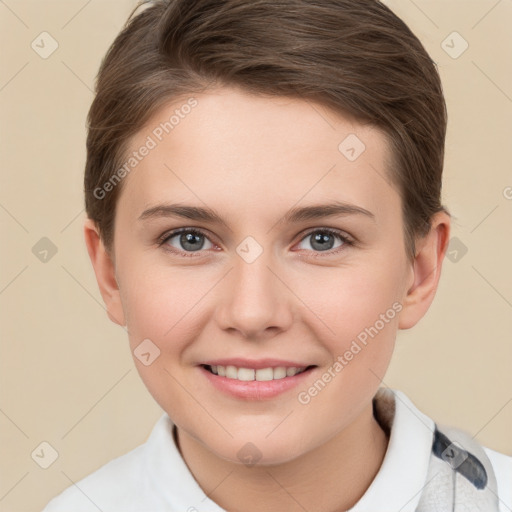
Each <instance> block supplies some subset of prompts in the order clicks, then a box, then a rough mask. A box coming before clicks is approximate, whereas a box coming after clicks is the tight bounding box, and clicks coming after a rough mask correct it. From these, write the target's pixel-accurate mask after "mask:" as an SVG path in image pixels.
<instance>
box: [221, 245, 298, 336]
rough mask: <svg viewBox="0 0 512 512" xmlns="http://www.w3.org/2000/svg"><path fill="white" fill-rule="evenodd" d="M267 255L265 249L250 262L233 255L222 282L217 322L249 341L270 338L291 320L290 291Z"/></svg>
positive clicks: (289, 324) (284, 327) (287, 327)
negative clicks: (229, 267) (228, 270)
mask: <svg viewBox="0 0 512 512" xmlns="http://www.w3.org/2000/svg"><path fill="white" fill-rule="evenodd" d="M268 252H270V251H268ZM267 254H268V253H267V252H266V251H264V252H263V254H261V255H260V256H259V257H258V258H257V259H256V260H255V261H253V262H252V263H248V262H246V261H244V259H242V258H241V257H239V256H238V255H236V257H235V258H234V266H233V268H232V270H231V271H230V272H229V273H228V274H227V276H226V277H225V279H224V280H223V281H224V282H223V283H222V285H221V286H222V288H221V300H220V304H219V306H218V308H217V310H216V317H217V322H218V325H219V327H220V328H222V329H223V330H226V331H232V332H238V333H239V334H240V335H241V336H243V337H244V338H246V339H248V340H254V341H257V340H264V339H267V338H270V337H273V336H275V335H276V334H278V333H280V332H283V331H286V330H287V329H289V328H290V326H291V324H292V321H293V304H292V301H293V293H292V292H291V291H290V288H289V285H288V286H287V283H286V278H285V276H283V275H279V274H282V273H283V272H282V271H279V270H278V269H279V267H278V266H277V265H275V261H273V260H272V258H271V257H270V256H269V255H267Z"/></svg>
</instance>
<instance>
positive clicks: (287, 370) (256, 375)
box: [201, 364, 314, 382]
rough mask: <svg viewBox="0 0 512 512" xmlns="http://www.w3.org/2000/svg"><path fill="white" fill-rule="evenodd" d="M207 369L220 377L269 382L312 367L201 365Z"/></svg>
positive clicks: (291, 375) (292, 375)
mask: <svg viewBox="0 0 512 512" xmlns="http://www.w3.org/2000/svg"><path fill="white" fill-rule="evenodd" d="M201 366H202V367H203V368H205V370H207V371H209V372H210V373H213V374H214V375H218V376H219V377H225V378H226V379H233V380H239V381H242V382H251V381H258V382H268V381H271V380H280V379H285V378H286V377H294V376H295V375H298V374H300V373H303V372H305V371H307V370H309V369H311V368H313V367H314V366H313V365H310V366H302V367H297V366H275V367H272V366H269V367H267V368H243V367H237V366H233V365H227V366H224V365H220V364H215V365H209V364H204V365H201Z"/></svg>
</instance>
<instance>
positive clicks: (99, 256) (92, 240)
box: [84, 218, 126, 326]
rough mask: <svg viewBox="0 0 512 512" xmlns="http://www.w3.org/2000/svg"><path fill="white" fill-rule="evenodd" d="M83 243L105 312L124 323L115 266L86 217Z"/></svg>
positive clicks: (121, 323)
mask: <svg viewBox="0 0 512 512" xmlns="http://www.w3.org/2000/svg"><path fill="white" fill-rule="evenodd" d="M84 237H85V244H86V246H87V251H88V253H89V257H90V258H91V263H92V266H93V268H94V273H95V274H96V281H98V286H99V288H100V293H101V296H102V297H103V302H104V303H105V306H106V308H107V314H108V317H109V318H110V320H112V322H114V323H116V324H118V325H121V326H124V325H126V321H125V317H124V311H123V306H122V303H121V295H120V292H119V285H118V283H117V280H116V274H115V267H114V263H113V261H112V258H111V256H110V254H109V253H108V252H107V250H106V249H105V246H104V245H103V242H102V240H101V237H100V235H99V230H98V229H97V227H96V224H95V223H94V221H93V220H91V219H89V218H87V219H86V220H85V223H84Z"/></svg>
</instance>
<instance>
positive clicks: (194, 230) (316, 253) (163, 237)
mask: <svg viewBox="0 0 512 512" xmlns="http://www.w3.org/2000/svg"><path fill="white" fill-rule="evenodd" d="M183 233H190V234H193V235H200V236H204V237H205V238H207V239H208V240H210V239H209V237H208V235H207V234H206V233H205V232H204V231H202V230H201V229H197V228H180V229H176V230H174V231H171V232H166V233H164V234H163V235H161V236H160V237H158V239H157V244H158V246H159V247H161V246H163V245H164V244H165V243H166V242H167V241H168V240H170V239H171V238H174V237H175V236H176V235H181V234H183ZM313 233H328V234H329V235H333V236H336V237H338V238H339V239H340V240H341V241H342V242H343V244H342V245H341V246H340V247H337V248H336V249H329V250H328V251H313V253H314V257H315V258H316V257H320V258H322V257H324V254H325V255H326V256H332V255H335V254H338V252H340V251H342V250H343V249H344V248H346V247H347V246H349V247H350V246H353V245H355V241H354V240H353V239H351V238H350V237H348V236H347V235H346V234H345V233H344V232H343V231H339V230H337V229H333V228H314V229H312V230H310V231H308V232H307V233H305V234H304V236H303V237H302V238H301V239H300V240H299V242H302V240H304V239H305V238H307V237H308V236H310V235H312V234H313ZM210 242H212V241H211V240H210ZM212 243H214V242H212ZM165 250H167V251H169V252H171V253H173V254H179V255H180V256H183V257H185V258H191V257H192V258H194V257H198V256H201V253H202V252H204V251H202V250H200V251H189V252H187V251H179V250H177V249H175V248H174V247H173V248H168V247H165ZM310 252H311V251H310Z"/></svg>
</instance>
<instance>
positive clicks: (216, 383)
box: [198, 363, 317, 400]
mask: <svg viewBox="0 0 512 512" xmlns="http://www.w3.org/2000/svg"><path fill="white" fill-rule="evenodd" d="M268 364H269V363H267V364H255V365H254V366H258V368H254V367H253V368H251V367H250V365H246V366H234V365H221V364H201V365H199V366H198V368H199V369H200V371H201V373H202V374H203V376H204V377H205V378H206V380H207V381H208V382H209V383H210V385H212V386H213V388H214V389H215V390H217V391H221V392H222V393H223V394H226V395H228V396H230V397H231V398H233V397H234V398H236V399H239V400H240V399H242V400H269V399H272V398H274V397H276V396H277V395H280V394H283V393H285V392H286V391H291V390H293V388H295V387H296V386H298V385H299V384H300V383H302V382H304V380H305V379H307V378H308V376H309V375H310V374H311V373H312V372H313V371H314V370H315V368H317V366H316V365H309V366H282V365H281V366H274V365H272V366H268Z"/></svg>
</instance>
